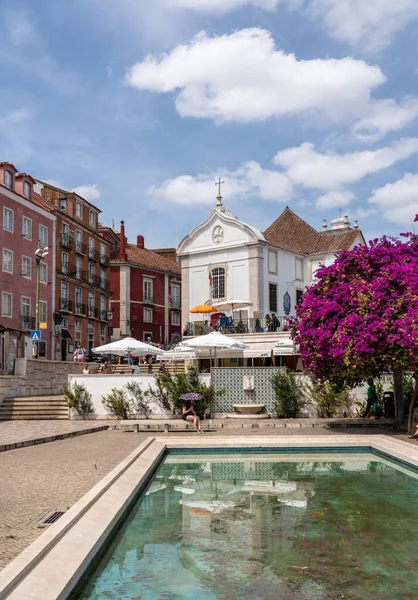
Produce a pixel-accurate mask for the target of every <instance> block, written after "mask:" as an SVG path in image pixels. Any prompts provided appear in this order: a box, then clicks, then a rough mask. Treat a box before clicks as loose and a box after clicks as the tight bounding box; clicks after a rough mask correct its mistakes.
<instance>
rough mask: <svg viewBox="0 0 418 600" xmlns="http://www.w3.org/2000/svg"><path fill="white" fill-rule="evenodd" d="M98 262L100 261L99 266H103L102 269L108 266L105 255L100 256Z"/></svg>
mask: <svg viewBox="0 0 418 600" xmlns="http://www.w3.org/2000/svg"><path fill="white" fill-rule="evenodd" d="M99 261H100V264H101V265H103V266H104V267H108V266H109V259H108V257H107V256H106V254H100V258H99Z"/></svg>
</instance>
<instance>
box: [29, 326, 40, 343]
mask: <svg viewBox="0 0 418 600" xmlns="http://www.w3.org/2000/svg"><path fill="white" fill-rule="evenodd" d="M30 337H31V338H32V342H40V341H41V330H40V329H33V330H32V331H31V332H30Z"/></svg>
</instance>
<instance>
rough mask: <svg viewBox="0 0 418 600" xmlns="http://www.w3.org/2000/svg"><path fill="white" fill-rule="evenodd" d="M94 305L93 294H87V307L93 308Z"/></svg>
mask: <svg viewBox="0 0 418 600" xmlns="http://www.w3.org/2000/svg"><path fill="white" fill-rule="evenodd" d="M94 305H95V298H94V294H89V308H92V309H93V310H94Z"/></svg>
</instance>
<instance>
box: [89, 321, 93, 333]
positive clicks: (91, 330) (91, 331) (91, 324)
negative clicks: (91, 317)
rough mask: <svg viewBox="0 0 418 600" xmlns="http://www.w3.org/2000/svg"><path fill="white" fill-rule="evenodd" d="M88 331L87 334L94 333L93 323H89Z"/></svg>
mask: <svg viewBox="0 0 418 600" xmlns="http://www.w3.org/2000/svg"><path fill="white" fill-rule="evenodd" d="M88 331H89V335H93V333H94V323H89V327H88Z"/></svg>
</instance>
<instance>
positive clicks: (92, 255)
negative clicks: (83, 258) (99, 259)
mask: <svg viewBox="0 0 418 600" xmlns="http://www.w3.org/2000/svg"><path fill="white" fill-rule="evenodd" d="M89 258H91V259H92V260H94V259H95V258H96V251H95V248H94V240H93V239H92V238H89Z"/></svg>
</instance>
